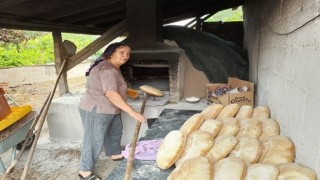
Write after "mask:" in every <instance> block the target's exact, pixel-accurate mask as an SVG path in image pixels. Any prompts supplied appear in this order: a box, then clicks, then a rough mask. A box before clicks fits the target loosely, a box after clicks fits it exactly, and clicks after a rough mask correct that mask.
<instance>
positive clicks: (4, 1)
mask: <svg viewBox="0 0 320 180" xmlns="http://www.w3.org/2000/svg"><path fill="white" fill-rule="evenodd" d="M25 1H27V0H1V1H0V9H5V8H8V7H11V6H13V5H17V4H21V3H23V2H25Z"/></svg>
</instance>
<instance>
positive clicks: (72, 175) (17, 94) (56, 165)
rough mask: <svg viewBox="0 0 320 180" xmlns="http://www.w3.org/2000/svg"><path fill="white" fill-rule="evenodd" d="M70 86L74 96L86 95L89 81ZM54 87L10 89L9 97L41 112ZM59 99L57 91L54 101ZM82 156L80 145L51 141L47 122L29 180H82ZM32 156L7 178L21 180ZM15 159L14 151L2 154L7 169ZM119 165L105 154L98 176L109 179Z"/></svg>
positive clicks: (76, 80)
mask: <svg viewBox="0 0 320 180" xmlns="http://www.w3.org/2000/svg"><path fill="white" fill-rule="evenodd" d="M68 84H69V90H70V92H71V93H79V92H83V91H84V88H85V78H84V77H81V78H73V79H68ZM53 85H54V82H53V81H52V82H42V83H34V84H25V85H20V86H15V87H9V89H8V90H7V94H9V95H10V96H11V97H12V99H13V100H14V101H15V102H16V103H17V104H18V105H24V104H30V105H31V106H32V108H33V110H36V111H39V110H40V109H41V107H42V106H43V105H44V102H45V100H46V99H47V97H48V94H49V92H50V91H51V90H52V88H53ZM57 89H58V88H57ZM58 96H59V95H58V90H57V92H56V93H55V96H54V98H56V97H58ZM36 129H38V128H36ZM16 153H17V154H18V153H19V151H16ZM80 153H81V143H80V142H65V141H57V140H53V139H50V138H49V133H48V127H47V124H46V123H45V124H44V126H43V128H42V131H41V135H40V138H39V141H38V143H37V147H36V150H35V152H34V154H33V158H32V162H31V165H30V168H29V170H28V173H27V178H26V179H30V180H31V179H32V180H33V179H46V180H47V179H52V180H53V179H61V180H64V179H66V180H67V179H68V180H69V179H78V166H79V165H78V163H79V157H80ZM29 154H30V149H29V150H26V151H25V152H24V153H23V156H22V158H21V159H20V160H19V162H18V163H17V165H16V166H15V168H14V171H13V172H12V173H11V174H9V176H8V177H7V178H6V179H21V176H22V173H23V171H24V167H25V164H26V162H27V159H28V157H29V156H30V155H29ZM11 156H12V151H11V150H8V151H7V152H4V153H2V154H0V157H1V159H2V161H3V163H4V164H5V167H6V168H7V167H8V166H9V165H10V164H11ZM119 163H120V162H114V161H112V160H111V159H110V158H108V157H105V156H104V155H103V153H102V155H101V157H100V159H99V161H98V163H97V165H96V168H95V170H96V173H97V174H98V175H99V176H100V177H102V178H105V177H106V176H107V174H108V173H110V172H111V171H112V169H113V168H114V167H115V166H116V165H118V164H119ZM2 178H3V177H2Z"/></svg>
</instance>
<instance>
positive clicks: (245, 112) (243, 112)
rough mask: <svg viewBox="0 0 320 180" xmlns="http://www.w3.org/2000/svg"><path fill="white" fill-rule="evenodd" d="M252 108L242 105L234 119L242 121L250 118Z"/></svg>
mask: <svg viewBox="0 0 320 180" xmlns="http://www.w3.org/2000/svg"><path fill="white" fill-rule="evenodd" d="M252 111H253V107H252V106H249V105H243V106H241V107H240V109H239V111H238V113H237V115H236V119H239V120H240V119H244V118H251V116H252Z"/></svg>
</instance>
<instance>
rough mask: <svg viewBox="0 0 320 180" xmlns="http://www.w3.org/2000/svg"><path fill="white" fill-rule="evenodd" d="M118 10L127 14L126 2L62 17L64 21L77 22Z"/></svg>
mask: <svg viewBox="0 0 320 180" xmlns="http://www.w3.org/2000/svg"><path fill="white" fill-rule="evenodd" d="M106 9H110V10H108V11H105V10H106ZM117 11H123V12H122V13H123V15H124V16H125V13H126V11H125V4H123V3H117V4H114V5H112V6H108V7H100V8H97V9H94V10H90V11H86V12H82V13H79V14H76V15H73V16H69V17H66V18H63V19H61V21H62V22H64V23H77V22H80V21H84V20H88V19H91V18H95V17H99V16H103V15H108V14H112V13H114V12H117Z"/></svg>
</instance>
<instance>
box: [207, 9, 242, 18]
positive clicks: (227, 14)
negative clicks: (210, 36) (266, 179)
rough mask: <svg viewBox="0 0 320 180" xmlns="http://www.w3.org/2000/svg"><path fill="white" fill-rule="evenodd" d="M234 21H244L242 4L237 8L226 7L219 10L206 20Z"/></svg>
mask: <svg viewBox="0 0 320 180" xmlns="http://www.w3.org/2000/svg"><path fill="white" fill-rule="evenodd" d="M218 21H222V22H232V21H243V13H242V6H239V7H238V8H237V9H236V10H233V9H226V10H223V11H219V12H218V13H216V14H214V15H212V16H211V17H210V18H208V19H207V20H206V22H218Z"/></svg>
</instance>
